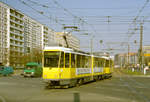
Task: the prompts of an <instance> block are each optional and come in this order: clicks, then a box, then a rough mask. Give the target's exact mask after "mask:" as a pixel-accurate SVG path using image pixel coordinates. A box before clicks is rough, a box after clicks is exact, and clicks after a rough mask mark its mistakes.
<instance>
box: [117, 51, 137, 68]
mask: <svg viewBox="0 0 150 102" xmlns="http://www.w3.org/2000/svg"><path fill="white" fill-rule="evenodd" d="M114 61H115V62H114V63H115V65H119V66H120V67H126V66H128V65H130V66H131V65H137V64H138V54H137V53H131V52H130V53H123V54H116V55H115V60H114Z"/></svg>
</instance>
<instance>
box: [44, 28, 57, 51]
mask: <svg viewBox="0 0 150 102" xmlns="http://www.w3.org/2000/svg"><path fill="white" fill-rule="evenodd" d="M42 42H43V48H44V47H46V46H58V40H57V38H56V32H55V31H54V30H53V29H50V28H48V27H46V26H45V25H43V41H42Z"/></svg>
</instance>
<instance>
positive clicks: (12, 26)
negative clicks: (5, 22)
mask: <svg viewBox="0 0 150 102" xmlns="http://www.w3.org/2000/svg"><path fill="white" fill-rule="evenodd" d="M10 27H11V28H14V29H17V30H20V31H22V32H23V31H24V29H23V28H22V29H21V28H19V27H15V26H14V25H10Z"/></svg>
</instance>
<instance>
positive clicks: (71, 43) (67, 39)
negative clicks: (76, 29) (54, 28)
mask: <svg viewBox="0 0 150 102" xmlns="http://www.w3.org/2000/svg"><path fill="white" fill-rule="evenodd" d="M56 38H57V39H58V41H59V42H58V43H59V46H63V47H67V46H68V47H69V48H73V49H75V50H79V49H80V40H79V39H77V38H76V37H75V36H73V35H72V34H71V33H67V32H65V33H64V32H56Z"/></svg>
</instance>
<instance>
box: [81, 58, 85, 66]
mask: <svg viewBox="0 0 150 102" xmlns="http://www.w3.org/2000/svg"><path fill="white" fill-rule="evenodd" d="M81 67H82V68H85V56H82V61H81Z"/></svg>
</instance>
